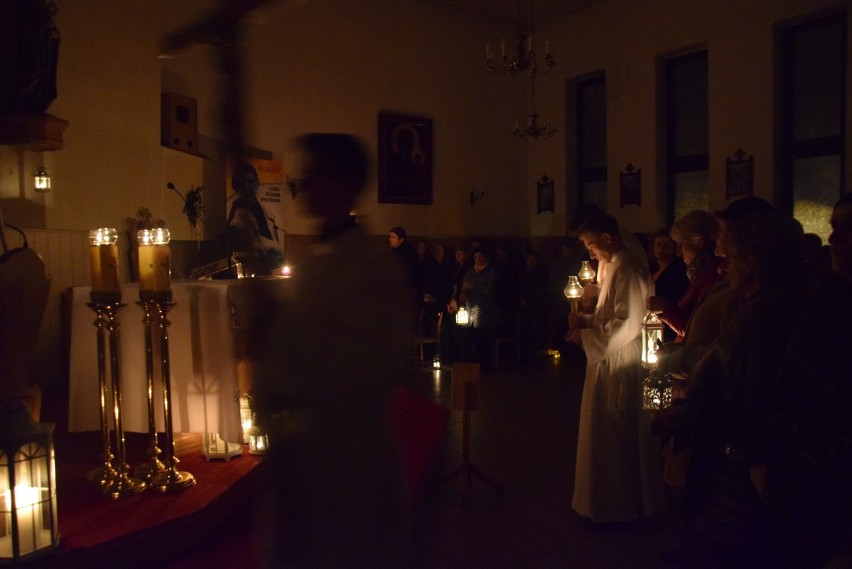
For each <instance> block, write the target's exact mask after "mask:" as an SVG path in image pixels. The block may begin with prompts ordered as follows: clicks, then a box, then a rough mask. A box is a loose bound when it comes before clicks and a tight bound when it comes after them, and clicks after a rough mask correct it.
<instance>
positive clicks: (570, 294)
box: [562, 275, 583, 314]
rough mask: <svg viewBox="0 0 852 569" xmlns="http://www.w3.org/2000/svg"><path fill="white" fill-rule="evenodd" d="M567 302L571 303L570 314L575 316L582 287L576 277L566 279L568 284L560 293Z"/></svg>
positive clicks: (581, 294)
mask: <svg viewBox="0 0 852 569" xmlns="http://www.w3.org/2000/svg"><path fill="white" fill-rule="evenodd" d="M562 293H563V294H564V295H565V298H567V299H568V300H569V301H571V312H572V313H573V314H577V312H579V308H580V304H579V303H580V298H581V297H582V296H583V285H581V284H580V279H579V278H578V277H576V276H573V275H572V276H570V277H568V284H567V285H565V290H563V291H562Z"/></svg>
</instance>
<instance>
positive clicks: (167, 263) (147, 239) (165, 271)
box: [136, 227, 172, 292]
mask: <svg viewBox="0 0 852 569" xmlns="http://www.w3.org/2000/svg"><path fill="white" fill-rule="evenodd" d="M170 238H171V236H170V234H169V230H168V229H166V228H163V227H159V228H157V229H142V230H140V231H139V232H138V233H137V234H136V240H137V241H138V243H139V290H140V291H144V292H169V291H170V290H171V278H172V270H171V252H170V250H169V240H170Z"/></svg>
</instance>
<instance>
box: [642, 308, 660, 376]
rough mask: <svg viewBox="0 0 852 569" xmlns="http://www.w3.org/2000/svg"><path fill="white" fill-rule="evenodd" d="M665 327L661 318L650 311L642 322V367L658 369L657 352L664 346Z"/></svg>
mask: <svg viewBox="0 0 852 569" xmlns="http://www.w3.org/2000/svg"><path fill="white" fill-rule="evenodd" d="M664 327H665V325H664V324H663V321H662V320H660V317H659V316H657V315H656V313H654V312H651V311H650V310H649V311H648V313H647V314H646V315H645V318H644V319H643V320H642V366H643V367H644V368H645V369H654V368H655V367H657V350H659V349H660V346H662V345H663V329H664Z"/></svg>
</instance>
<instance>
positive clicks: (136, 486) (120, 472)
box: [89, 292, 147, 500]
mask: <svg viewBox="0 0 852 569" xmlns="http://www.w3.org/2000/svg"><path fill="white" fill-rule="evenodd" d="M92 297H93V298H92V302H91V303H90V305H89V306H91V307H92V309H93V310H94V311H95V313H96V314H97V315H98V318H97V320H96V322H95V324H96V325H97V326H98V374H99V378H98V379H99V381H100V388H101V432H102V433H101V434H102V435H103V437H104V465H103V466H102V467H101V468H99V469H96V470H95V471H93V472H90V473H89V480H90V481H92V482H97V483H98V485H99V486H100V488H101V491H102V492H103V493H104V494H106V495H107V496H109V497H110V498H112V499H114V500H118V499H120V498H123V497H124V496H130V495H133V494H138V493H139V492H141V491H143V490H144V489H145V488H146V486H147V485H146V484H145V482H143V481H142V480H139V479H138V478H133V477H131V476H129V475H128V473H129V472H130V467H129V466H128V465H127V460H126V458H127V453H126V449H125V441H124V425H123V423H122V411H121V356H120V353H119V334H118V331H119V325H118V320H117V316H118V311H119V310H121V309H122V308H124V306H125V305H124V304H121V302H120V299H121V297H120V295H118V296H115V297H114V298H113V299H112V300H105V299H104V296H103V295H102V294H98V293H95V292H93V293H92ZM104 331H106V332H108V333H109V356H110V358H109V359H110V379H111V384H110V388H111V390H112V402H113V409H112V411H113V420H114V422H115V423H114V426H115V444H114V449H115V455H114V456H113V455H112V452H111V450H110V448H109V444H110V442H109V426H108V425H107V412H106V398H107V393H106V392H107V385H106V377H105V376H106V370H105V369H104V368H105V367H106V365H105V361H104V360H105V356H104V351H105V346H104Z"/></svg>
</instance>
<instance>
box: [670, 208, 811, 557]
mask: <svg viewBox="0 0 852 569" xmlns="http://www.w3.org/2000/svg"><path fill="white" fill-rule="evenodd" d="M802 234H803V232H802V227H801V224H799V223H798V222H797V221H796V220H794V219H792V218H790V217H788V216H784V215H781V214H758V215H752V216H747V217H745V218H742V219H740V220H738V221H736V222H734V223H732V224H730V227H729V231H728V232H727V234H726V239H727V249H726V250H727V255H728V260H729V268H728V275H729V279H730V291H731V293H730V294H731V297H730V298H731V301H730V302H731V307H732V317H731V321H730V323H729V324H728V325H727V326H726V327H725V328H724V329H723V330H722V333H721V336H720V337H719V338H718V339H717V340H716V341H715V342H714V343H713V344H712V345H711V347H710V348H709V350H708V351H707V353H706V354H705V355H704V357H703V358H702V359H701V360H700V361H699V362H698V364H697V365H696V366H695V368H694V369H693V372H692V374H691V376H690V381H689V383H688V385H687V390H686V397H685V398H684V399H680V400H677V401H675V402H674V405H673V406H672V407H670V408H668V409H666V410H664V411H661V412H658V413H657V414H656V415H655V417H654V426H655V431H656V432H657V433H659V434H662V435H666V434H678V435H679V436H683V437H685V438H687V439H688V441H689V447H690V449H691V451H692V455H691V459H690V462H689V467H688V470H687V473H686V487H685V492H684V511H685V513H686V516H687V531H686V539H685V544H684V545H685V547H684V551H683V555H684V557H685V558H684V561H686V563H687V565H689V566H695V567H784V566H786V565H784V555H783V554H782V551H783V548H782V540H781V539H779V535H780V534H779V528H780V527H781V519H780V517H779V516H778V512H777V508H776V504H775V498H774V497H773V495H772V492H771V483H770V479H769V476H768V472H770V471H771V470H772V468H773V465H775V464H778V463H779V461H782V460H783V457H784V454H785V453H786V452H787V451H786V450H785V445H784V444H780V440H781V439H780V437H779V436H778V429H779V427H778V421H779V417H781V416H782V414H783V411H784V409H785V406H786V405H787V402H788V401H789V395H790V389H789V388H788V387H787V386H785V385H784V383H783V382H781V381H779V379H778V378H777V372H778V370H779V363H780V361H781V360H782V356H783V355H784V351H785V348H786V346H787V344H788V341H789V339H790V338H791V335H792V333H793V330H794V327H795V320H794V319H793V318H791V316H790V306H791V302H792V301H794V300H796V299H801V298H802V297H803V296H804V294H805V288H804V274H805V273H804V263H803V260H802V256H801V240H802Z"/></svg>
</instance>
